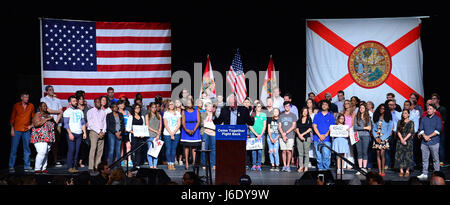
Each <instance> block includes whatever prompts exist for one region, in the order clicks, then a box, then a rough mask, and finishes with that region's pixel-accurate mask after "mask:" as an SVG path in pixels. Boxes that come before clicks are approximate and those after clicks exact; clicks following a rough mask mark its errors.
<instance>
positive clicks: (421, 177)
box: [417, 174, 428, 180]
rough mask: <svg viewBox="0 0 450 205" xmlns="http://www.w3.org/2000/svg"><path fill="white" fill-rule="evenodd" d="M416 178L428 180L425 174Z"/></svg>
mask: <svg viewBox="0 0 450 205" xmlns="http://www.w3.org/2000/svg"><path fill="white" fill-rule="evenodd" d="M417 178H419V179H420V180H427V179H428V175H427V174H421V175H419V176H417Z"/></svg>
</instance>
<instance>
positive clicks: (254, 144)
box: [246, 138, 263, 150]
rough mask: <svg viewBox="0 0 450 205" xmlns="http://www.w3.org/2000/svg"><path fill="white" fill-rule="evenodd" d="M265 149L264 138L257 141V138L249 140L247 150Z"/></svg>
mask: <svg viewBox="0 0 450 205" xmlns="http://www.w3.org/2000/svg"><path fill="white" fill-rule="evenodd" d="M259 149H263V143H262V138H261V139H259V140H257V138H249V139H247V146H246V150H259Z"/></svg>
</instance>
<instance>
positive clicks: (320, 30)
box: [307, 21, 354, 56]
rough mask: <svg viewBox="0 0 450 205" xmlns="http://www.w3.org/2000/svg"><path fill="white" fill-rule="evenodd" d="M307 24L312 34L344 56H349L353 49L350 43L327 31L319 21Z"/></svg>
mask: <svg viewBox="0 0 450 205" xmlns="http://www.w3.org/2000/svg"><path fill="white" fill-rule="evenodd" d="M307 24H308V28H309V29H311V30H312V31H314V33H316V34H317V35H319V36H320V37H322V38H323V39H324V40H325V41H327V42H328V43H329V44H331V45H332V46H334V47H335V48H337V49H338V50H340V51H341V52H342V53H344V54H345V55H347V56H349V55H350V53H351V52H352V51H353V49H354V47H353V46H352V45H351V44H350V43H348V42H347V41H345V40H344V39H343V38H341V37H340V36H338V35H337V34H336V33H334V32H333V31H331V30H330V29H328V28H327V27H326V26H325V25H323V24H322V23H320V22H319V21H308V22H307Z"/></svg>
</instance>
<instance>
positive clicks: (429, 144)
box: [9, 85, 447, 183]
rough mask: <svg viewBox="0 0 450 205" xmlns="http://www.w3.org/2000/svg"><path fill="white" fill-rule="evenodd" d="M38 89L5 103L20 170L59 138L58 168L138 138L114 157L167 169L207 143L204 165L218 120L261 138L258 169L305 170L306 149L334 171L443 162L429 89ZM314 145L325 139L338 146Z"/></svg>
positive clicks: (103, 161) (110, 153)
mask: <svg viewBox="0 0 450 205" xmlns="http://www.w3.org/2000/svg"><path fill="white" fill-rule="evenodd" d="M45 91H46V96H45V97H43V98H41V100H40V103H39V105H38V109H36V108H35V107H34V105H33V104H32V103H30V102H29V97H30V96H29V94H28V93H26V92H24V93H22V94H21V96H20V99H21V101H20V102H18V103H16V104H15V105H14V107H13V110H12V114H11V118H10V124H11V136H12V140H11V152H10V158H9V171H10V172H15V170H16V169H15V166H16V163H15V162H16V154H17V148H18V145H19V143H20V141H22V143H23V150H24V170H25V171H27V172H35V173H48V169H47V166H48V161H49V160H48V158H50V161H51V166H61V159H58V149H61V148H62V147H63V146H65V145H63V144H61V142H64V141H66V142H67V161H66V164H67V169H68V171H69V172H71V173H76V172H78V171H79V170H78V167H85V166H87V167H88V170H89V171H90V172H91V174H92V173H94V172H102V171H103V169H104V168H105V167H109V165H113V163H114V162H115V161H116V160H118V159H120V158H121V157H122V156H124V155H125V154H126V153H128V152H129V151H130V150H132V149H135V148H137V147H139V146H140V145H141V144H143V143H147V146H144V148H141V149H138V150H137V151H136V152H134V153H133V154H131V155H129V156H128V159H125V160H122V161H121V163H116V164H114V165H115V166H116V167H119V166H129V167H132V168H139V167H141V166H143V165H146V164H148V166H149V167H150V168H158V165H161V164H167V166H168V170H169V171H171V170H176V169H177V168H176V166H175V165H177V166H180V165H181V166H183V165H184V169H185V170H189V169H190V165H191V163H192V164H195V163H196V160H200V161H201V162H200V164H201V166H202V168H203V169H205V166H206V164H207V163H206V162H205V160H206V157H205V153H202V154H201V156H200V157H198V156H196V154H198V153H197V152H196V150H197V149H207V150H211V153H210V157H209V158H210V163H209V164H210V165H211V167H212V169H213V170H214V169H215V168H216V164H215V158H216V156H215V141H216V140H215V125H218V124H222V123H225V124H248V125H249V126H248V138H257V139H258V140H259V139H262V141H263V149H260V150H251V151H247V152H248V153H247V155H248V157H247V164H248V169H249V170H251V171H261V170H262V165H264V164H268V165H269V166H270V171H283V172H291V168H292V167H293V166H292V165H294V166H295V167H297V170H296V171H297V172H306V171H308V169H310V168H311V162H310V158H315V159H316V160H315V161H317V169H318V170H330V164H331V163H332V162H334V161H335V162H336V167H337V169H336V174H338V175H339V174H343V173H344V170H350V169H352V166H351V164H349V163H345V161H344V160H342V159H341V158H342V157H345V158H346V159H348V160H350V161H351V162H353V163H354V165H355V166H357V167H359V168H360V169H362V170H364V171H365V172H368V169H371V170H372V171H374V170H377V172H378V174H379V175H380V176H385V170H386V169H390V168H395V170H397V169H398V170H399V176H400V177H409V176H410V174H411V170H412V169H413V168H414V167H415V166H416V165H419V167H422V174H421V175H420V176H418V178H419V179H421V180H423V179H427V178H428V171H429V169H428V168H429V162H430V161H429V160H430V155H431V159H432V166H433V170H434V171H439V170H440V167H441V166H444V165H445V159H444V158H445V129H444V123H445V121H446V114H447V111H446V108H445V107H444V106H442V105H440V96H439V95H438V94H436V93H434V94H432V95H431V97H430V98H429V99H427V100H426V103H425V106H424V109H422V107H421V106H419V105H417V101H418V99H419V95H418V94H416V93H411V95H410V98H409V99H408V100H406V101H405V102H404V104H403V106H400V105H398V104H396V100H395V95H394V94H392V93H388V94H387V95H386V102H385V103H383V104H380V105H374V103H373V102H371V101H367V102H366V101H364V99H359V98H358V97H357V96H352V97H351V98H350V99H349V100H348V99H346V96H345V93H344V92H343V91H339V92H338V94H337V100H336V101H333V100H332V95H331V94H330V93H327V94H326V95H325V99H324V100H321V101H320V102H316V100H315V98H316V97H315V94H314V93H309V94H308V97H307V100H306V101H305V102H304V103H295V104H297V105H302V106H303V107H301V108H300V109H299V108H298V107H297V106H296V105H295V104H294V103H293V96H292V95H291V94H289V93H288V92H286V93H284V96H281V95H280V93H281V92H280V90H279V89H278V88H276V89H274V90H273V96H272V97H269V98H267V99H261V100H263V102H261V101H260V100H255V101H252V100H251V99H250V98H248V97H247V98H246V99H245V100H244V102H243V105H242V106H237V102H236V101H237V100H236V97H235V96H234V95H230V96H227V97H226V103H225V102H223V100H224V97H223V96H217V98H214V99H210V98H208V97H207V95H206V94H205V93H203V94H202V96H201V97H200V99H197V100H195V101H194V98H193V97H192V96H191V95H189V93H188V91H187V90H183V91H182V93H181V95H180V98H179V99H172V100H171V99H163V98H162V97H161V96H159V95H158V96H156V97H155V98H154V101H153V102H151V103H150V104H149V105H144V104H143V98H142V95H141V94H139V93H138V94H137V95H136V97H135V99H134V104H133V105H130V101H129V99H128V98H127V97H126V96H124V95H121V96H119V98H118V99H116V98H115V95H114V94H115V93H114V88H112V87H109V88H108V89H107V93H106V94H105V95H104V96H98V98H96V99H95V100H94V103H93V105H89V104H87V102H86V100H85V93H84V91H77V92H76V93H74V95H72V96H70V97H69V98H68V99H67V100H68V106H67V108H63V106H62V104H61V101H60V99H58V98H57V97H56V96H57V95H56V91H55V90H54V88H53V87H52V86H50V85H49V86H47V87H46V88H45ZM296 100H299V99H296ZM36 110H38V112H36ZM242 115H246V116H244V117H245V118H242ZM129 125H144V126H147V127H148V130H149V136H136V135H135V133H134V131H133V130H132V129H130V127H132V126H129ZM331 125H347V126H348V128H349V130H350V129H351V128H352V129H353V130H354V132H355V133H356V134H357V136H358V139H359V140H358V141H357V142H356V143H355V144H353V145H352V144H351V142H350V139H349V137H333V136H330V126H331ZM63 138H65V140H64V139H63ZM155 140H156V141H157V140H162V141H164V145H163V150H162V151H161V152H160V153H159V156H158V157H154V156H150V155H148V154H147V151H148V149H150V148H151V147H153V146H154V145H153V142H154V141H155ZM30 143H31V144H33V146H34V147H35V150H36V152H37V154H36V156H35V157H36V158H35V164H34V166H33V165H32V164H30V161H31V160H30V154H31V153H32V152H31V149H30ZM322 146H326V147H330V148H332V149H333V150H334V151H335V152H336V153H337V155H339V156H335V155H334V154H333V155H332V152H331V150H330V149H327V148H323V147H322ZM49 156H50V157H49ZM266 156H268V158H269V159H267V158H266ZM332 156H335V158H333V159H332ZM230 160H232V159H230ZM127 163H128V164H127ZM100 165H101V166H100ZM420 165H421V166H420ZM113 168H114V167H113ZM359 173H360V172H357V174H359ZM111 174H113V173H111ZM108 183H114V182H108Z"/></svg>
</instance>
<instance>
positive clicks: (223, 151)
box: [215, 125, 248, 185]
mask: <svg viewBox="0 0 450 205" xmlns="http://www.w3.org/2000/svg"><path fill="white" fill-rule="evenodd" d="M247 129H248V128H247V125H216V183H215V184H216V185H221V184H231V185H239V178H240V177H241V176H242V175H244V174H245V154H246V150H245V146H246V141H247Z"/></svg>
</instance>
